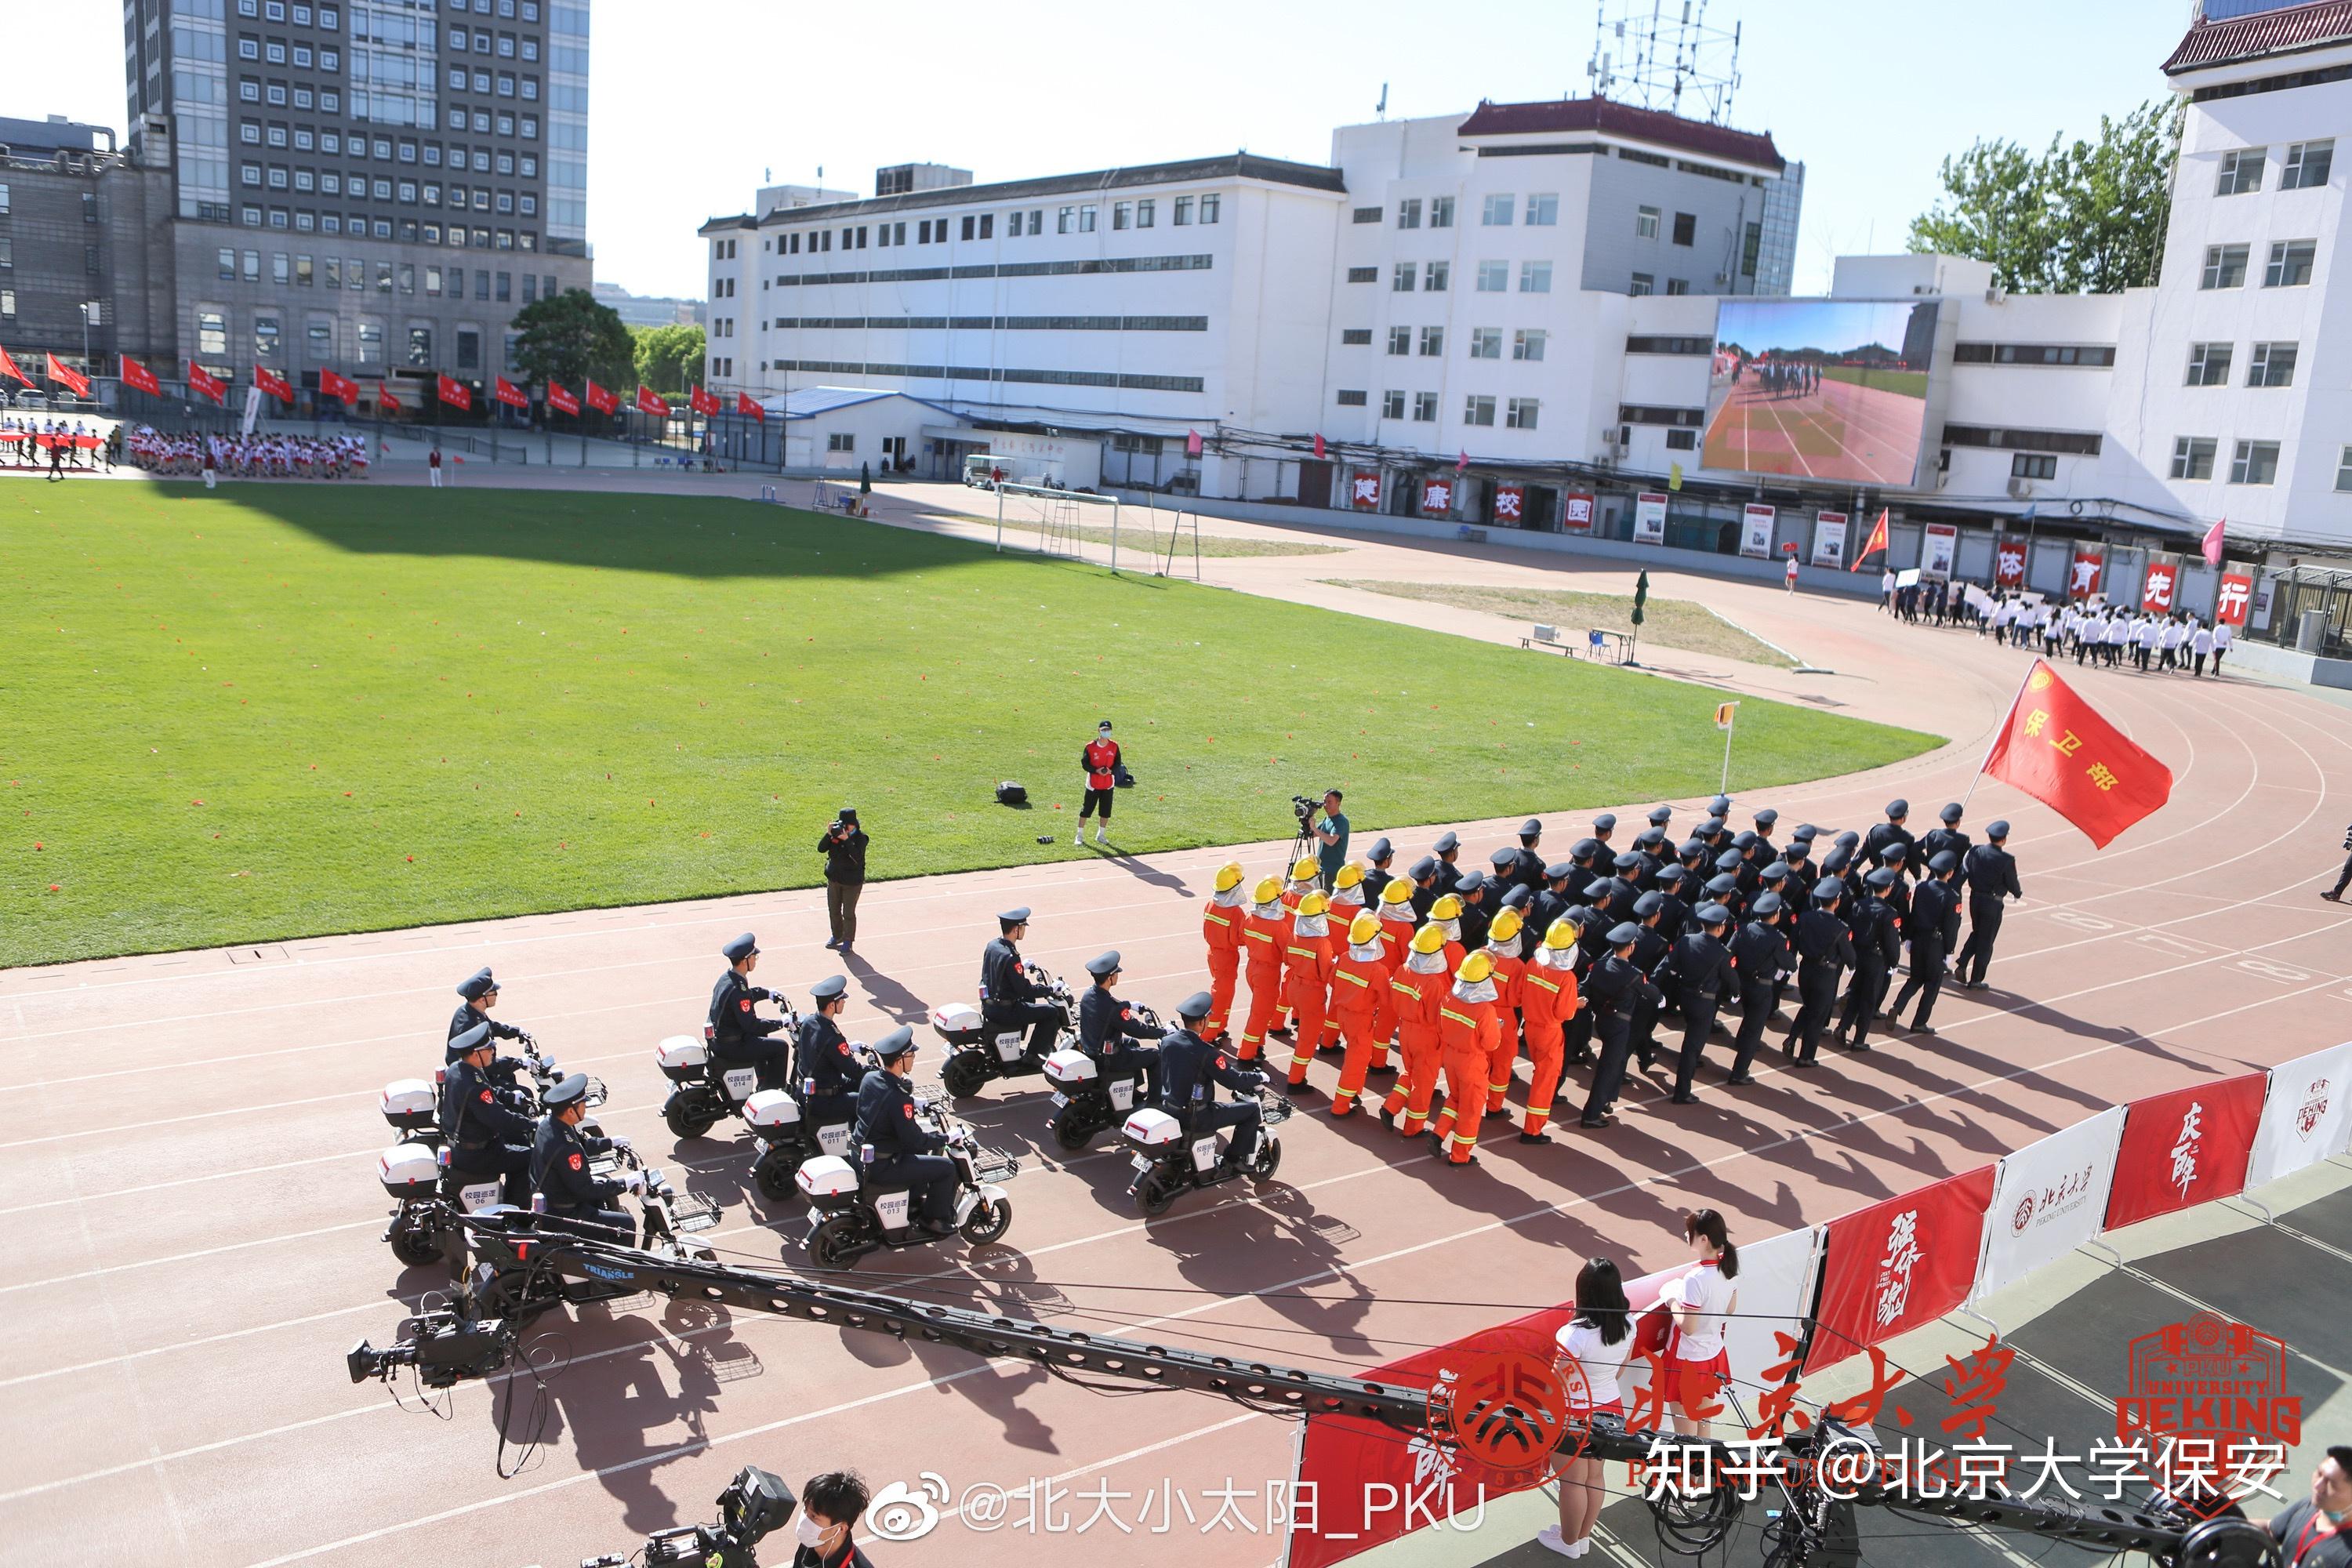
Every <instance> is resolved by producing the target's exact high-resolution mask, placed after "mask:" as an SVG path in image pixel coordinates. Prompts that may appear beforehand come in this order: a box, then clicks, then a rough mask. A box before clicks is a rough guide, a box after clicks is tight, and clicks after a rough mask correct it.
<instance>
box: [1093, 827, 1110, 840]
mask: <svg viewBox="0 0 2352 1568" xmlns="http://www.w3.org/2000/svg"><path fill="white" fill-rule="evenodd" d="M1095 842H1096V843H1097V844H1108V843H1109V842H1110V829H1109V828H1108V827H1097V828H1096V829H1095Z"/></svg>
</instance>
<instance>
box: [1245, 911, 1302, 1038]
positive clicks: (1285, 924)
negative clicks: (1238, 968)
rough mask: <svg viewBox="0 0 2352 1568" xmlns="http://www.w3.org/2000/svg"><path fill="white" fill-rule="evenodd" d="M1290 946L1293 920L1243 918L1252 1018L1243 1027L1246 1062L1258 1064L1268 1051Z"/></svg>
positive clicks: (1283, 916)
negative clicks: (1285, 951)
mask: <svg viewBox="0 0 2352 1568" xmlns="http://www.w3.org/2000/svg"><path fill="white" fill-rule="evenodd" d="M1289 942H1290V916H1289V915H1288V914H1287V913H1285V914H1279V915H1276V916H1275V917H1274V918H1273V919H1272V920H1267V919H1265V918H1264V917H1262V916H1260V915H1259V914H1258V913H1257V911H1256V910H1251V911H1250V912H1249V913H1248V914H1245V915H1244V916H1243V917H1242V953H1243V956H1244V959H1245V960H1246V961H1247V963H1248V964H1249V988H1250V1005H1249V1016H1248V1018H1247V1019H1246V1020H1244V1023H1243V1025H1242V1042H1241V1049H1240V1051H1239V1052H1238V1053H1237V1054H1238V1055H1239V1056H1240V1057H1241V1058H1242V1060H1244V1061H1245V1062H1246V1061H1254V1060H1255V1059H1256V1058H1257V1054H1258V1052H1259V1051H1260V1050H1262V1049H1264V1048H1265V1031H1266V1029H1267V1027H1268V1026H1270V1025H1272V1024H1273V1022H1274V1008H1275V1000H1276V994H1277V993H1278V992H1279V991H1280V990H1281V989H1282V950H1283V949H1284V948H1285V947H1286V946H1288V945H1289Z"/></svg>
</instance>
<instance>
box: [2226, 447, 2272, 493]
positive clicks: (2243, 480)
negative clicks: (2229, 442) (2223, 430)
mask: <svg viewBox="0 0 2352 1568" xmlns="http://www.w3.org/2000/svg"><path fill="white" fill-rule="evenodd" d="M2278 455H2279V444H2278V443H2277V442H2276V441H2241V442H2239V443H2238V446H2237V450H2236V451H2235V452H2233V453H2232V454H2231V458H2230V482H2231V484H2233V485H2267V484H2270V483H2272V482H2273V481H2274V480H2275V479H2277V478H2278Z"/></svg>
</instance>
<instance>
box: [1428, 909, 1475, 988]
mask: <svg viewBox="0 0 2352 1568" xmlns="http://www.w3.org/2000/svg"><path fill="white" fill-rule="evenodd" d="M1428 923H1429V924H1431V925H1433V926H1435V927H1436V928H1437V929H1438V930H1439V931H1444V933H1445V948H1444V952H1445V973H1448V974H1451V973H1454V971H1455V970H1457V969H1459V968H1461V967H1462V961H1463V960H1464V959H1465V958H1467V957H1469V956H1470V954H1469V952H1467V950H1465V948H1464V947H1463V945H1462V900H1461V898H1460V897H1459V896H1458V895H1456V894H1454V893H1448V894H1446V895H1445V896H1444V898H1442V899H1440V900H1437V901H1436V902H1435V903H1433V904H1432V905H1430V906H1429V921H1428Z"/></svg>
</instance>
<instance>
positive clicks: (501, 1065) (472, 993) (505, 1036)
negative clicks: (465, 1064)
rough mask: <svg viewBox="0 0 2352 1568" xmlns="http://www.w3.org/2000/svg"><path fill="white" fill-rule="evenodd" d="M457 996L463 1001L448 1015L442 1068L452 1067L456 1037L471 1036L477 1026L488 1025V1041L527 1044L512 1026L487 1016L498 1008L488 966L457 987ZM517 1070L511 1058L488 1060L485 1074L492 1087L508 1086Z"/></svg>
mask: <svg viewBox="0 0 2352 1568" xmlns="http://www.w3.org/2000/svg"><path fill="white" fill-rule="evenodd" d="M457 994H458V995H460V996H462V997H464V998H465V1000H464V1001H462V1002H460V1003H458V1004H457V1011H456V1012H455V1013H452V1014H450V1015H449V1048H448V1053H447V1055H446V1056H445V1057H444V1058H442V1063H441V1065H442V1066H444V1067H450V1066H453V1065H455V1064H456V1062H457V1037H459V1036H460V1035H464V1034H468V1033H470V1032H472V1030H473V1029H474V1028H475V1027H476V1026H478V1025H482V1024H487V1025H488V1026H489V1028H490V1037H491V1038H492V1039H498V1040H527V1039H529V1038H530V1036H528V1035H526V1034H524V1033H523V1032H522V1031H521V1030H520V1029H518V1028H516V1027H515V1026H513V1025H512V1024H502V1023H500V1022H499V1020H497V1019H496V1018H493V1017H491V1016H490V1009H491V1008H492V1007H495V1006H497V1005H498V1001H499V983H498V982H497V981H496V980H494V979H492V978H491V977H490V969H489V965H488V964H484V965H483V966H482V967H481V968H479V969H477V970H476V971H474V973H471V974H469V975H467V977H466V980H465V983H464V984H461V985H459V986H458V987H457ZM521 1070H522V1063H521V1062H520V1061H517V1060H516V1059H515V1058H512V1057H492V1058H490V1067H489V1073H490V1081H491V1082H493V1083H512V1082H514V1080H515V1074H517V1073H519V1072H520V1071H521Z"/></svg>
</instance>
